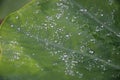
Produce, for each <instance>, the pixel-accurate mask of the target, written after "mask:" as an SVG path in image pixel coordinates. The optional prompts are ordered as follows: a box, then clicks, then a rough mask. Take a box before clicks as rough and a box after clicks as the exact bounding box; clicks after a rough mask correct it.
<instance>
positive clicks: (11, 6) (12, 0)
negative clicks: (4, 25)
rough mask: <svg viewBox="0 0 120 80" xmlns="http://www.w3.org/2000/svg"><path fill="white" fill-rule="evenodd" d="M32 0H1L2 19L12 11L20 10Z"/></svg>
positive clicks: (0, 17) (0, 12)
mask: <svg viewBox="0 0 120 80" xmlns="http://www.w3.org/2000/svg"><path fill="white" fill-rule="evenodd" d="M29 1H30V0H0V19H3V18H5V16H7V15H8V14H10V13H11V12H14V11H16V10H18V9H19V8H20V7H22V6H23V5H24V4H26V3H28V2H29Z"/></svg>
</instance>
